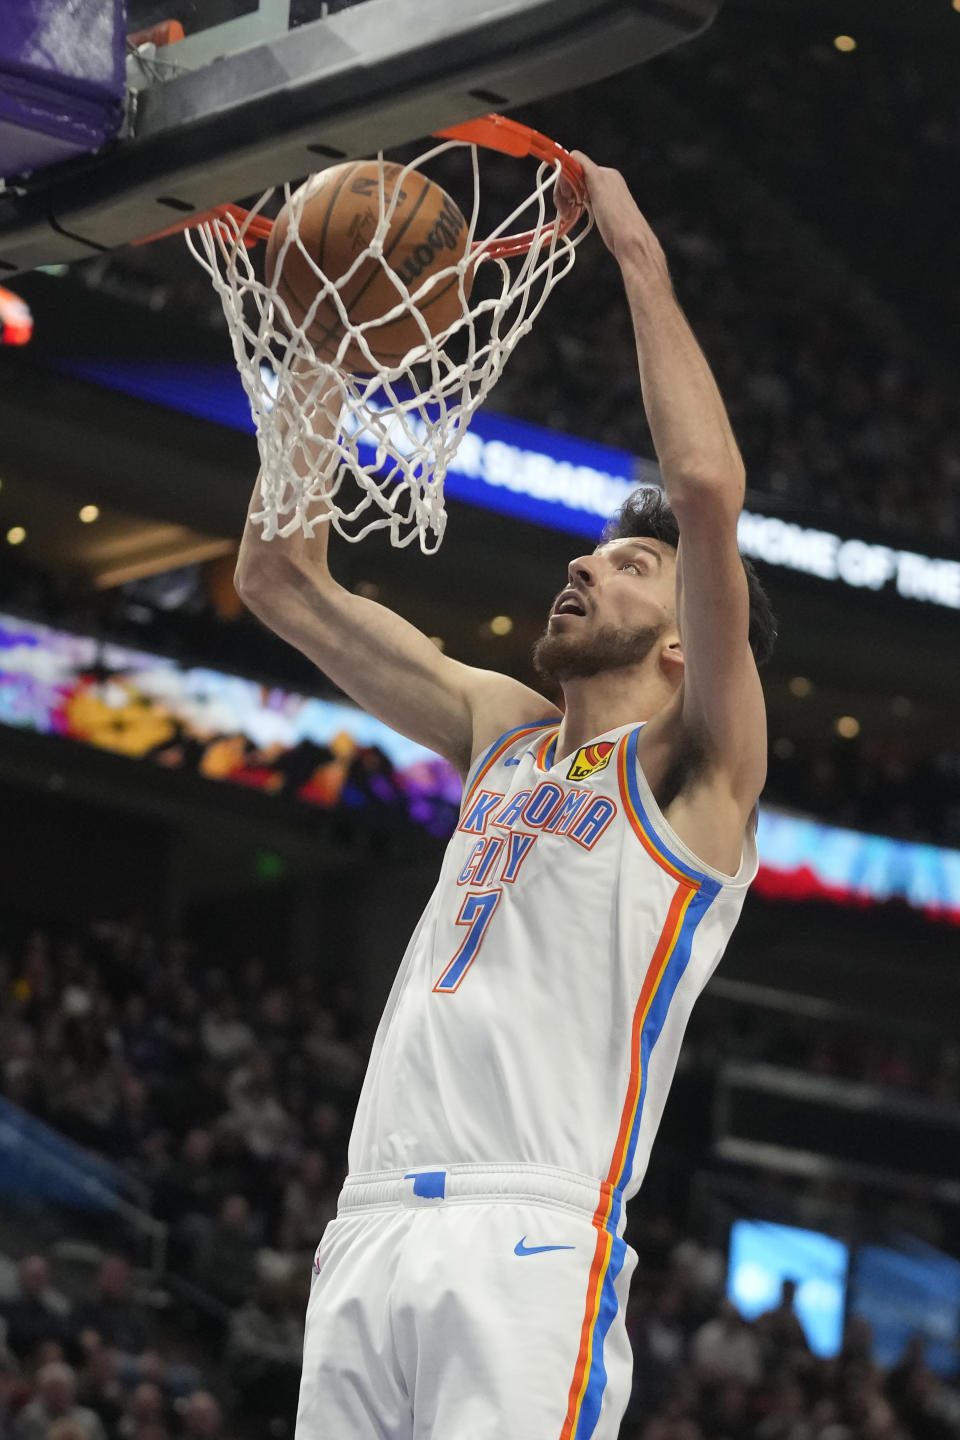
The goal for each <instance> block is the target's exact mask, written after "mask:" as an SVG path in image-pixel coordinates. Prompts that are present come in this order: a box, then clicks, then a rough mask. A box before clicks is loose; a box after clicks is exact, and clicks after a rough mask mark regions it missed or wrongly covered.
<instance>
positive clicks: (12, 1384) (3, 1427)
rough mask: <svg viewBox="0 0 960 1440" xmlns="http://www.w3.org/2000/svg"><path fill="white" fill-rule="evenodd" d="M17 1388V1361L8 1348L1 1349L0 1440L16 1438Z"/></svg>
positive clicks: (13, 1439)
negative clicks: (14, 1426) (15, 1401)
mask: <svg viewBox="0 0 960 1440" xmlns="http://www.w3.org/2000/svg"><path fill="white" fill-rule="evenodd" d="M16 1390H17V1363H16V1361H15V1360H14V1358H13V1356H12V1355H11V1354H10V1352H9V1351H8V1350H3V1349H0V1440H15V1437H14V1433H13V1425H14V1418H15V1409H14V1400H15V1397H16Z"/></svg>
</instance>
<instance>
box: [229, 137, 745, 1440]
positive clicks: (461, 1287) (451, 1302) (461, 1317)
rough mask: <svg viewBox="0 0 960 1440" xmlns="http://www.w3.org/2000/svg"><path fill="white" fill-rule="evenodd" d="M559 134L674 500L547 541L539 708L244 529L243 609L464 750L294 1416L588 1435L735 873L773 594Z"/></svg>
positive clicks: (429, 735) (482, 1437) (631, 254)
mask: <svg viewBox="0 0 960 1440" xmlns="http://www.w3.org/2000/svg"><path fill="white" fill-rule="evenodd" d="M577 158H578V159H579V160H580V161H581V163H582V164H583V166H584V170H585V172H586V180H587V185H588V188H589V197H590V204H591V207H592V209H593V213H594V216H595V219H596V223H597V225H598V227H599V230H600V234H601V236H602V237H603V240H604V241H605V243H606V245H607V247H608V249H609V250H610V251H611V252H612V254H613V255H614V257H615V259H616V260H617V261H618V262H619V265H620V268H621V271H622V274H623V281H624V284H625V287H626V293H627V299H628V302H629V305H630V309H631V313H632V316H633V323H634V328H635V331H636V338H637V349H638V353H639V361H640V380H641V386H642V391H643V401H644V404H645V406H646V412H647V416H648V418H649V423H650V429H651V431H652V434H653V438H654V442H655V445H656V450H657V455H658V457H659V461H660V467H661V470H662V472H663V478H664V482H665V486H666V494H667V497H668V500H669V506H668V505H667V504H665V503H664V502H663V500H662V497H661V496H660V494H659V492H657V491H646V492H639V493H637V494H635V495H634V496H633V497H631V499H630V501H629V502H628V504H627V505H626V507H625V508H624V511H623V512H622V514H621V515H620V517H618V522H617V523H616V524H615V525H614V526H613V528H612V530H611V531H610V534H609V538H607V539H606V540H605V541H604V542H603V543H602V544H601V545H599V546H598V547H597V549H596V550H594V551H593V552H592V553H590V554H586V555H581V556H578V557H577V558H576V559H574V560H572V561H571V562H570V566H569V571H568V574H567V576H566V579H565V581H564V582H563V585H562V588H561V590H560V593H559V594H558V595H557V597H556V599H555V601H554V602H553V605H552V607H551V610H550V614H549V618H548V621H547V625H546V629H545V631H544V633H543V636H542V638H541V639H540V641H539V642H538V645H537V647H536V652H535V660H536V665H537V668H538V670H539V672H540V674H542V675H543V676H544V677H548V678H552V679H554V680H556V681H558V682H559V684H560V687H561V689H562V692H563V708H562V710H561V709H557V708H556V707H555V706H554V705H552V704H550V703H549V702H548V701H546V700H544V699H543V698H542V696H540V695H538V694H537V693H536V692H535V691H533V690H531V689H528V688H527V687H526V686H525V685H522V684H520V683H518V682H517V681H516V680H513V679H510V678H508V677H506V676H502V675H496V674H492V673H489V672H487V671H481V670H475V669H471V668H470V667H468V666H466V665H462V664H459V663H457V662H456V661H454V660H452V659H450V658H448V657H445V656H444V655H442V654H440V653H439V652H438V651H437V650H436V649H435V647H434V646H433V645H432V644H431V642H430V641H429V640H428V639H427V638H426V637H425V636H423V635H421V634H420V633H419V632H417V631H416V630H415V629H413V628H412V627H411V626H410V625H408V624H407V623H406V622H405V621H404V620H402V619H400V618H399V617H398V616H396V615H393V614H391V613H390V612H389V611H387V610H386V609H384V608H383V607H381V606H379V605H377V604H375V603H373V602H371V601H370V600H367V599H364V598H362V597H360V596H358V595H353V594H350V593H348V591H346V590H345V589H343V588H341V586H339V585H338V584H337V583H336V581H335V580H334V579H333V578H332V576H331V574H330V571H329V570H328V568H327V530H326V527H324V526H321V527H319V529H318V531H317V534H316V536H315V538H313V539H311V540H306V539H304V538H302V537H296V538H291V539H287V540H278V541H276V542H273V543H271V544H269V545H265V544H263V543H261V541H260V540H259V539H258V537H257V535H256V533H255V532H254V531H252V530H251V528H250V525H249V522H248V528H247V533H246V534H245V535H244V539H243V544H242V548H241V554H240V561H239V566H238V572H237V585H238V589H239V591H240V594H241V595H242V597H243V599H244V600H245V601H246V603H247V605H248V606H249V607H250V609H251V610H253V612H254V613H255V614H256V615H258V616H259V617H260V618H261V619H262V620H264V621H265V623H266V624H267V625H269V626H270V627H271V628H272V629H273V630H274V631H275V632H276V633H277V634H278V635H280V636H281V637H282V638H283V639H285V640H287V641H289V642H290V643H291V644H293V645H295V646H297V647H298V648H299V649H300V650H302V651H303V652H304V654H306V655H307V656H309V657H310V658H311V659H312V660H314V661H315V662H316V664H317V665H318V666H319V667H320V668H321V669H322V670H323V671H324V673H325V674H326V675H328V676H329V677H330V678H331V679H332V680H334V681H335V682H336V684H338V685H339V686H340V687H342V689H343V690H345V691H346V692H347V693H348V694H349V695H351V696H352V697H353V698H354V699H355V700H356V701H357V703H358V704H359V705H362V706H363V707H364V709H366V710H368V711H370V712H372V713H373V714H374V715H377V716H379V717H380V719H381V720H383V721H385V722H386V724H388V725H390V726H392V727H394V728H395V729H396V730H399V731H400V732H401V733H403V734H404V735H407V736H409V737H411V738H412V739H414V740H417V741H419V742H421V743H422V744H423V745H426V746H429V747H430V748H431V749H432V750H436V751H438V752H439V753H440V754H441V755H444V756H446V757H447V759H448V760H449V761H450V762H451V764H453V765H455V766H456V767H457V769H458V770H459V772H460V774H461V775H462V776H463V779H464V798H463V805H462V810H461V816H460V823H459V828H458V829H457V831H456V832H455V834H454V836H453V839H452V840H451V841H450V844H449V846H448V849H447V852H446V857H445V859H444V862H443V866H442V869H441V872H440V879H439V882H438V884H437V888H436V890H435V891H434V894H433V897H432V899H431V900H430V902H429V904H428V906H427V909H426V911H425V913H424V915H423V918H422V919H421V921H420V923H419V925H418V927H417V929H416V931H415V933H414V936H413V939H412V940H411V941H410V944H409V946H408V949H407V952H406V955H405V956H404V959H403V962H402V964H401V966H400V970H399V973H398V975H397V978H396V981H395V983H394V986H393V989H392V991H391V994H390V997H389V1000H388V1001H387V1007H386V1010H385V1012H384V1016H383V1019H382V1021H381V1024H380V1027H379V1030H378V1032H377V1036H376V1040H375V1042H374V1046H373V1051H372V1054H371V1057H370V1064H369V1068H368V1071H367V1075H366V1079H365V1082H364V1086H363V1091H362V1094H361V1097H360V1102H359V1106H358V1109H357V1114H356V1119H355V1122H354V1127H353V1133H352V1137H351V1142H350V1151H349V1161H350V1174H349V1176H348V1178H347V1180H346V1183H345V1186H344V1190H343V1193H342V1195H341V1198H340V1204H339V1209H338V1215H337V1218H336V1219H335V1220H333V1221H332V1222H331V1223H330V1225H329V1226H328V1227H327V1229H326V1231H325V1232H324V1235H323V1238H322V1241H321V1243H320V1246H319V1248H318V1251H317V1256H316V1261H315V1266H314V1270H315V1274H314V1276H313V1281H312V1287H313V1288H312V1291H311V1296H310V1301H309V1306H308V1310H307V1324H306V1339H305V1347H304V1363H303V1378H302V1383H301V1392H300V1408H299V1416H298V1432H297V1433H298V1440H588V1437H594V1440H614V1437H615V1436H616V1435H617V1433H618V1430H619V1426H620V1420H621V1417H622V1415H623V1411H624V1408H625V1406H626V1402H627V1398H628V1396H629V1393H630V1379H631V1354H630V1347H629V1343H628V1340H627V1334H626V1329H625V1326H624V1308H625V1304H626V1299H627V1290H628V1287H629V1282H630V1276H631V1273H632V1270H633V1267H634V1264H635V1262H636V1256H635V1254H634V1253H633V1251H632V1250H630V1249H629V1248H628V1247H627V1246H626V1244H625V1242H624V1240H623V1238H622V1237H623V1231H624V1225H625V1212H624V1206H625V1203H626V1202H627V1201H628V1200H629V1199H630V1197H631V1196H632V1195H633V1194H634V1193H635V1192H636V1191H637V1189H638V1188H639V1186H640V1183H641V1180H642V1179H643V1174H644V1170H645V1168H646V1165H647V1160H648V1157H649V1154H650V1147H651V1144H652V1142H653V1137H654V1134H655V1132H656V1129H657V1125H658V1122H659V1119H660V1115H661V1112H662V1110H663V1106H664V1101H665V1099H666V1095H667V1089H668V1087H669V1084H670V1080H671V1078H672V1075H673V1071H674V1067H675V1064H676V1059H677V1053H678V1050H679V1047H680V1041H681V1037H682V1035H683V1031H684V1027H685V1025H686V1022H687V1018H688V1016H689V1013H690V1009H691V1007H692V1005H693V1003H694V1001H695V999H696V997H697V995H698V993H699V992H700V990H701V989H702V988H703V986H704V984H705V983H706V981H707V979H708V978H709V976H710V974H711V973H712V971H713V969H714V967H715V966H716V964H717V962H718V961H719V959H720V956H721V954H722V953H723V950H724V947H725V945H726V943H727V940H728V939H729V937H730V933H731V931H732V930H733V927H734V925H735V924H736V921H737V918H738V916H739V914H740V910H741V907H742V905H743V900H744V896H745V893H746V890H747V887H748V886H749V884H750V882H751V881H752V879H753V877H754V875H755V873H756V868H757V856H756V847H755V843H754V826H755V818H756V806H757V797H758V795H759V794H760V791H761V788H762V786H763V783H764V777H765V765H766V749H767V747H766V730H765V718H764V702H763V693H762V690H761V686H760V680H759V677H758V674H757V667H756V663H755V657H754V653H752V651H751V632H752V641H753V646H754V648H755V649H756V651H757V652H758V653H761V652H762V651H764V650H766V649H767V648H768V647H769V643H770V641H771V639H772V617H771V615H770V612H769V608H768V606H767V605H766V602H765V599H764V597H763V595H762V592H761V591H760V590H759V587H758V586H757V584H756V581H755V579H754V578H753V577H752V576H750V575H749V574H748V573H747V570H746V568H745V566H744V563H743V562H742V561H741V557H740V555H739V553H738V550H737V535H736V530H737V515H738V513H739V511H740V508H741V504H742V501H743V494H744V470H743V464H742V461H741V458H740V454H739V452H738V449H737V445H736V442H735V440H734V437H733V434H732V433H731V429H730V425H729V423H728V420H727V416H726V413H725V410H724V407H723V403H722V401H721V398H720V395H719V393H718V390H717V387H716V384H715V383H714V380H713V377H712V375H711V373H710V370H709V368H708V366H707V364H706V361H705V360H704V357H703V355H702V353H701V351H700V349H699V347H698V345H697V343H696V341H695V339H694V337H693V335H692V333H691V331H690V329H689V327H688V325H687V323H686V321H685V319H684V317H683V315H682V313H681V311H680V309H679V307H678V305H677V301H676V299H675V297H674V295H673V291H672V288H671V284H670V279H669V276H668V272H667V266H666V263H665V260H664V256H663V252H662V251H661V248H660V245H659V244H658V242H657V240H656V238H655V236H654V235H653V232H652V231H651V230H650V228H649V226H648V224H647V222H646V221H645V219H644V218H643V216H642V215H641V214H640V212H639V210H638V209H637V206H636V204H635V203H634V201H633V199H632V198H631V196H630V193H629V191H628V189H627V186H626V183H625V182H624V180H623V178H622V176H620V175H619V174H618V173H617V172H616V171H614V170H608V169H601V168H599V167H597V166H596V165H594V164H592V163H591V162H590V161H589V160H588V159H587V158H586V157H585V156H582V155H580V156H578V157H577ZM558 203H559V204H560V205H561V206H564V205H566V204H568V203H569V197H568V196H566V195H563V196H560V197H559V198H558ZM751 611H752V614H751ZM384 918H385V921H386V922H387V923H389V917H386V916H385V917H384Z"/></svg>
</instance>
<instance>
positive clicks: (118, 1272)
mask: <svg viewBox="0 0 960 1440" xmlns="http://www.w3.org/2000/svg"><path fill="white" fill-rule="evenodd" d="M96 1286H97V1294H96V1298H95V1299H94V1300H88V1301H87V1302H86V1304H84V1305H80V1306H78V1307H77V1311H76V1324H77V1328H78V1330H80V1331H81V1332H83V1331H91V1332H93V1334H94V1335H96V1336H97V1337H98V1338H99V1340H100V1341H101V1343H102V1344H104V1345H110V1346H113V1347H114V1348H115V1349H117V1350H123V1351H126V1352H127V1353H128V1354H131V1355H137V1354H139V1353H140V1351H141V1350H142V1349H143V1348H144V1346H145V1345H146V1343H147V1327H146V1322H145V1318H144V1314H143V1311H142V1310H141V1308H140V1307H139V1305H137V1303H136V1301H135V1300H133V1298H132V1289H133V1276H132V1273H131V1270H130V1265H129V1263H128V1261H126V1260H125V1259H124V1258H123V1256H122V1255H108V1256H107V1257H106V1259H104V1260H103V1261H102V1262H101V1264H100V1268H99V1270H98V1271H97V1281H96Z"/></svg>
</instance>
